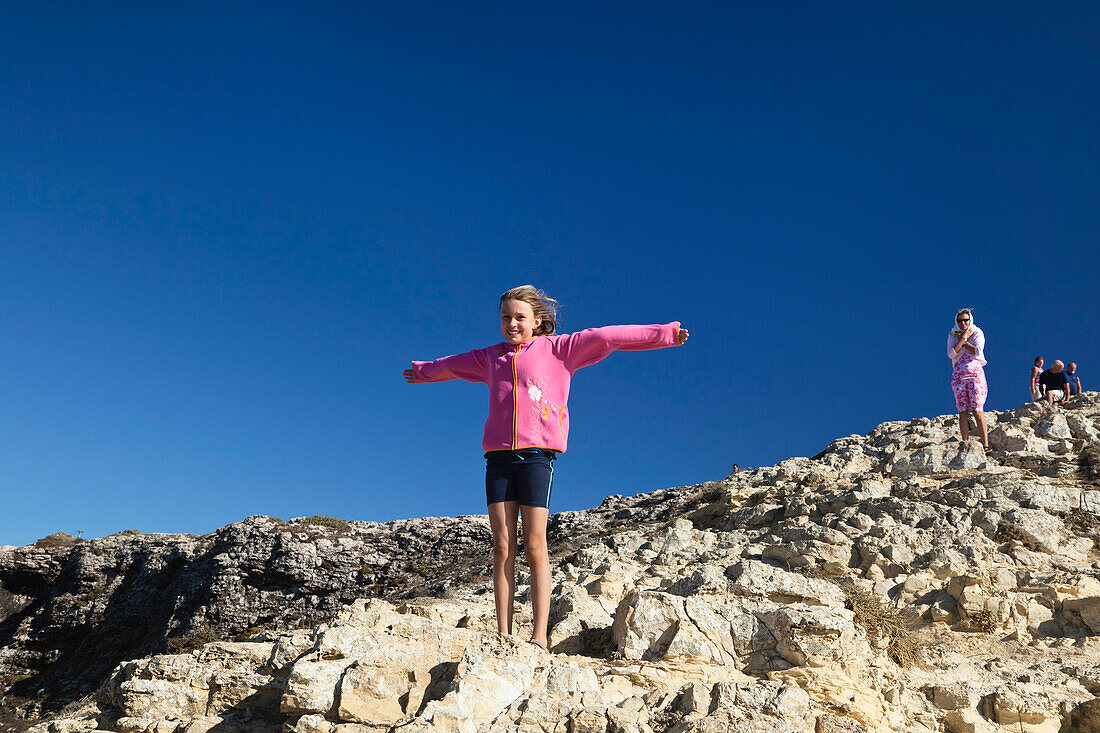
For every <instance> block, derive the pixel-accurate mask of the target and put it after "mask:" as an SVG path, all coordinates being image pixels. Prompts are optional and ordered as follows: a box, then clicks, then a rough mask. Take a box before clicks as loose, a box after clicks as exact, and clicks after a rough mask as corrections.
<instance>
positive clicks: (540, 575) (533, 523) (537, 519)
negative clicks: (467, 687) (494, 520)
mask: <svg viewBox="0 0 1100 733" xmlns="http://www.w3.org/2000/svg"><path fill="white" fill-rule="evenodd" d="M521 511H522V512H523V548H524V551H525V552H526V553H527V567H528V568H529V569H530V570H531V615H532V616H533V617H534V618H533V628H532V630H531V641H533V642H535V643H536V644H538V645H539V646H541V647H542V648H543V649H549V644H548V642H547V639H546V626H547V623H548V621H549V619H550V553H549V551H548V549H547V547H546V520H547V518H548V517H549V516H550V510H549V509H547V508H546V507H541V506H525V507H521Z"/></svg>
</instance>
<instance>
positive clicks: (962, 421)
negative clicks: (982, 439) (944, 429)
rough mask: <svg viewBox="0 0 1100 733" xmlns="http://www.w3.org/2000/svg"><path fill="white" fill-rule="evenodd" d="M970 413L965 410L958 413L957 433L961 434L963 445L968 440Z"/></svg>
mask: <svg viewBox="0 0 1100 733" xmlns="http://www.w3.org/2000/svg"><path fill="white" fill-rule="evenodd" d="M969 415H970V413H969V411H967V410H960V411H959V432H960V433H962V439H963V442H964V443H965V442H966V441H968V440H970V417H969Z"/></svg>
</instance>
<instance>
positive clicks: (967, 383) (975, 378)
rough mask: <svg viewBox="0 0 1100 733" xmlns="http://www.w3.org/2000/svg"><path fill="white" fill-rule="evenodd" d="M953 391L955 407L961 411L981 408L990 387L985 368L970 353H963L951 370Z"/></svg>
mask: <svg viewBox="0 0 1100 733" xmlns="http://www.w3.org/2000/svg"><path fill="white" fill-rule="evenodd" d="M951 391H952V392H954V393H955V407H956V408H957V409H958V411H959V412H965V411H969V410H981V409H982V408H983V407H985V398H986V395H987V394H988V393H989V388H988V387H987V386H986V383H985V370H984V369H982V365H981V363H980V362H979V361H978V360H977V359H975V358H974V357H973V356H972V355H970V354H968V353H967V354H963V355H962V356H961V357H959V360H958V361H957V362H955V368H954V369H953V370H952V371H951Z"/></svg>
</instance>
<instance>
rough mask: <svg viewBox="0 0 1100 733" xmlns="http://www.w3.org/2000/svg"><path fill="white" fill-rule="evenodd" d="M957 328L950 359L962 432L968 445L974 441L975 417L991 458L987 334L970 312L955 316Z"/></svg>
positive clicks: (949, 345)
mask: <svg viewBox="0 0 1100 733" xmlns="http://www.w3.org/2000/svg"><path fill="white" fill-rule="evenodd" d="M955 325H956V328H955V329H953V330H952V331H951V333H949V334H947V358H949V359H951V363H952V365H953V368H952V369H951V391H952V392H954V393H955V408H956V409H957V410H958V411H959V431H960V432H961V433H962V439H963V442H964V443H965V442H966V441H967V440H969V439H970V421H969V420H968V413H971V412H973V413H974V422H975V423H976V424H977V426H978V436H979V437H980V438H981V439H982V448H983V449H984V450H985V454H986V455H989V454H990V452H991V450H990V448H989V434H988V430H987V429H986V424H985V414H984V413H983V412H982V408H983V407H985V398H986V394H987V393H988V388H987V386H986V382H985V370H984V369H983V368H982V367H984V366H985V364H986V361H985V334H984V333H982V329H980V328H978V327H977V326H976V325H974V317H973V316H972V315H971V314H970V309H969V308H963V309H962V310H960V311H959V312H958V313H956V314H955Z"/></svg>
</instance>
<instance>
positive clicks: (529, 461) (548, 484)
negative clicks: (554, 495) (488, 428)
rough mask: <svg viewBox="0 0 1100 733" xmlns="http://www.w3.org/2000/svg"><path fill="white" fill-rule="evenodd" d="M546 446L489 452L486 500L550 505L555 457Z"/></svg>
mask: <svg viewBox="0 0 1100 733" xmlns="http://www.w3.org/2000/svg"><path fill="white" fill-rule="evenodd" d="M555 457H557V454H556V453H555V452H554V451H552V450H544V449H542V448H527V449H524V450H495V451H491V452H489V453H486V454H485V503H486V504H495V503H497V502H498V501H515V502H519V504H520V506H541V507H546V508H547V509H549V508H550V491H551V489H553V487H554V458H555Z"/></svg>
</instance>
